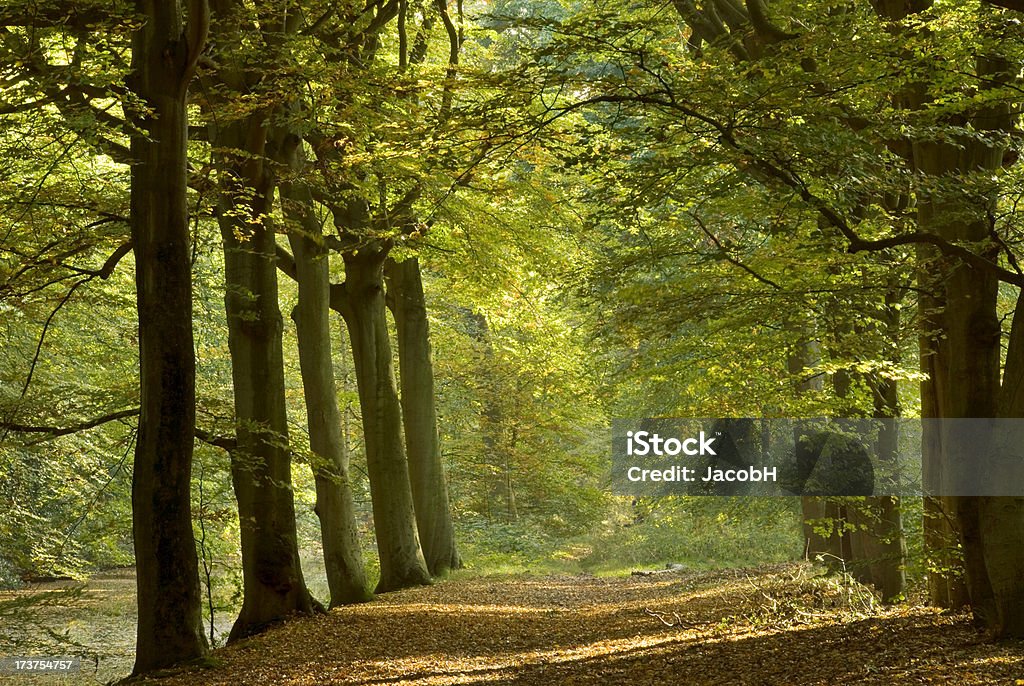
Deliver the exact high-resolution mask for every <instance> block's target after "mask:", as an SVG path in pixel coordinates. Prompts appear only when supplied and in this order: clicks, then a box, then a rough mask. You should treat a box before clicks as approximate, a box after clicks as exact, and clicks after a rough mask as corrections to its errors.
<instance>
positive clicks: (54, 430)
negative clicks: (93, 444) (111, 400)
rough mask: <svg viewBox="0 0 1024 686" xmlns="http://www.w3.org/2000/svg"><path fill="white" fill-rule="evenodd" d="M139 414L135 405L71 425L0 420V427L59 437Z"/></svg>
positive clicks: (16, 431)
mask: <svg viewBox="0 0 1024 686" xmlns="http://www.w3.org/2000/svg"><path fill="white" fill-rule="evenodd" d="M138 414H139V408H137V407H133V408H130V409H127V410H119V411H117V412H111V413H110V414H105V415H101V416H99V417H96V418H94V419H90V420H88V421H85V422H80V423H78V424H71V425H70V426H34V425H30V424H17V423H14V422H0V429H4V430H5V431H12V432H14V433H23V434H47V435H48V437H50V438H57V437H58V436H67V435H68V434H75V433H79V432H81V431H88V430H89V429H93V428H95V427H97V426H100V425H101V424H107V423H108V422H116V421H117V420H119V419H125V418H127V417H137V416H138Z"/></svg>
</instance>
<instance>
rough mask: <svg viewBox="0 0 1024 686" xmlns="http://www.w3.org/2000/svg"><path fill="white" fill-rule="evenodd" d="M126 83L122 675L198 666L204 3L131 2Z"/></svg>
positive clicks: (202, 642)
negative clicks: (195, 165) (131, 599)
mask: <svg viewBox="0 0 1024 686" xmlns="http://www.w3.org/2000/svg"><path fill="white" fill-rule="evenodd" d="M137 10H138V13H139V14H140V15H142V16H143V17H144V23H143V25H142V27H141V28H139V29H138V30H136V32H135V34H134V36H133V38H132V75H131V77H130V82H129V86H130V87H131V89H132V91H133V92H134V93H135V94H136V95H137V96H138V97H139V99H140V100H141V101H142V102H143V103H144V105H145V106H146V107H148V108H151V111H150V112H148V113H147V114H146V115H144V116H141V117H138V118H137V119H136V121H135V124H136V125H137V126H138V128H139V129H140V130H141V131H140V133H137V134H135V135H133V136H132V140H131V153H132V160H133V164H132V167H131V233H132V243H133V248H134V251H135V281H136V287H137V298H138V313H139V357H140V379H139V381H140V387H141V412H140V418H139V432H138V439H137V442H136V445H135V466H134V471H133V474H132V530H133V534H134V543H135V566H136V567H135V568H136V583H137V585H138V608H139V619H138V627H137V642H136V651H135V666H134V668H133V670H132V673H133V674H142V673H144V672H149V671H152V670H155V669H160V668H163V667H168V666H170V665H174V664H178V663H181V662H185V661H188V660H193V659H195V658H198V657H201V656H203V655H204V654H205V653H206V650H207V645H206V639H205V638H204V636H203V630H202V614H201V610H200V607H201V596H200V593H199V570H198V560H197V557H196V549H195V542H194V539H193V535H192V510H191V497H190V489H191V474H192V450H193V442H194V437H195V350H194V348H193V337H192V266H191V261H190V258H189V245H190V236H189V227H188V208H187V205H186V188H187V177H186V168H187V161H188V158H187V152H186V143H187V131H188V126H187V124H188V121H187V115H186V110H185V96H186V92H187V89H188V83H189V81H190V80H191V72H192V67H193V64H194V61H195V58H196V56H198V54H199V52H200V51H201V49H202V45H203V39H204V37H205V36H204V34H205V22H204V17H205V11H204V10H205V6H203V5H202V3H200V2H193V3H191V6H190V17H189V20H190V24H191V26H190V28H191V29H192V31H190V35H189V36H188V38H187V39H186V37H185V34H184V29H185V27H184V25H183V22H182V7H181V3H180V2H163V3H161V2H152V1H148V2H144V1H140V2H138V3H137Z"/></svg>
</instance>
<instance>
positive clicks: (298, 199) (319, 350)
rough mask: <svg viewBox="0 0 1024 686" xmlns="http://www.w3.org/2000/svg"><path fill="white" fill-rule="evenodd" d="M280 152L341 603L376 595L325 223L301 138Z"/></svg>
mask: <svg viewBox="0 0 1024 686" xmlns="http://www.w3.org/2000/svg"><path fill="white" fill-rule="evenodd" d="M280 152H281V154H280V155H279V156H278V157H279V161H280V162H282V163H283V164H284V165H286V166H287V167H288V169H289V170H290V172H291V173H292V175H293V176H295V177H296V180H294V181H289V182H285V183H282V184H281V186H280V194H281V203H282V205H283V207H284V214H285V217H286V218H287V219H288V220H289V221H291V222H294V223H295V226H296V229H297V230H294V231H289V232H288V241H289V243H290V244H291V248H292V253H293V256H294V258H295V278H296V281H297V282H298V287H299V299H298V304H297V305H296V307H295V310H294V311H293V312H292V319H293V320H294V321H295V333H296V335H297V337H298V347H299V367H300V370H301V373H302V390H303V394H304V397H305V401H306V415H307V420H308V426H309V443H310V448H311V450H312V452H313V453H314V463H313V465H312V466H313V477H314V481H315V483H316V514H317V516H318V517H319V518H320V533H321V540H322V542H323V548H324V564H325V566H326V571H327V585H328V587H329V588H330V591H331V607H336V606H338V605H344V604H348V603H359V602H363V601H366V600H370V599H371V598H372V594H371V593H370V589H369V586H368V581H367V578H366V570H365V568H364V566H363V554H362V550H361V549H360V547H359V529H358V526H357V524H356V516H355V503H354V502H353V500H352V489H351V486H350V481H349V464H348V450H347V446H346V443H345V438H344V436H343V435H342V419H341V412H340V411H339V409H338V393H337V389H336V387H335V383H334V365H333V358H332V350H331V330H330V292H331V283H330V269H329V263H328V258H327V251H326V249H324V248H323V247H321V244H320V242H318V240H317V238H318V237H320V236H321V233H322V228H321V225H320V222H319V221H318V220H317V218H316V217H315V216H314V215H313V196H312V193H311V192H310V190H309V188H308V187H307V186H306V185H305V183H303V182H302V181H301V180H299V179H300V178H301V174H302V173H303V172H304V171H305V167H306V164H305V156H304V154H303V151H302V145H301V140H299V139H297V138H294V137H291V138H289V139H288V140H287V141H286V142H285V143H284V145H283V146H282V147H281V148H280Z"/></svg>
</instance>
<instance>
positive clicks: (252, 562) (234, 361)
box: [210, 115, 313, 641]
mask: <svg viewBox="0 0 1024 686" xmlns="http://www.w3.org/2000/svg"><path fill="white" fill-rule="evenodd" d="M210 139H211V142H212V144H213V145H214V147H215V148H218V149H220V150H221V151H222V152H221V153H220V155H221V159H220V160H219V168H220V175H221V179H222V181H221V183H222V186H221V189H220V190H221V192H220V197H219V200H218V207H217V218H218V221H219V223H220V229H221V237H222V240H223V241H224V271H225V280H226V293H225V297H224V302H225V308H226V311H227V319H228V347H229V349H230V352H231V376H232V380H233V383H234V398H235V421H236V431H237V436H238V441H237V448H236V449H235V450H234V451H232V453H231V476H232V482H233V484H234V488H235V497H236V498H237V500H238V517H239V523H240V525H241V534H242V536H241V537H242V580H243V585H244V598H243V601H242V610H241V612H240V613H239V616H238V619H237V620H236V621H235V624H234V626H233V627H232V628H231V633H230V635H229V637H228V640H229V641H234V640H237V639H239V638H243V637H245V636H249V635H251V634H254V633H257V632H259V631H261V630H263V629H264V628H265V627H266V626H268V625H269V624H272V623H274V622H277V621H280V620H281V619H284V618H285V617H287V616H289V615H291V614H293V613H295V612H300V613H306V614H308V613H311V612H312V610H313V601H312V598H311V597H310V595H309V591H307V590H306V584H305V581H304V580H303V578H302V570H301V569H300V566H299V549H298V538H297V535H296V531H295V504H294V502H293V500H292V489H291V452H290V449H289V447H288V424H287V416H286V409H285V393H284V354H283V350H282V340H281V338H282V328H283V323H282V320H281V311H280V309H279V308H278V291H277V250H276V243H275V240H274V233H273V231H272V230H271V229H270V227H268V226H267V225H266V217H267V214H268V213H269V209H270V198H271V194H272V193H273V188H274V183H273V179H272V177H271V175H270V174H269V173H268V172H267V171H266V169H265V165H264V156H265V154H266V150H265V144H266V128H265V126H264V122H263V121H262V119H261V117H260V115H253V116H251V117H248V118H246V119H243V120H240V121H236V122H232V123H231V124H229V125H228V126H227V127H226V128H224V129H219V130H216V129H215V130H214V131H212V132H211V136H210ZM236 151H241V154H239V152H236ZM244 198H251V199H250V200H244ZM246 203H248V205H246ZM247 220H248V221H247Z"/></svg>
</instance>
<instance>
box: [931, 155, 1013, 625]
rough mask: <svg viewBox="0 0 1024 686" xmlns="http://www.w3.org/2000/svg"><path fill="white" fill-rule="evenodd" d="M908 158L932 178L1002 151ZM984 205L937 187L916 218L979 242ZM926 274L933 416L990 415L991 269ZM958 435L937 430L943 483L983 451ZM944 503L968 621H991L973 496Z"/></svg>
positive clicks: (995, 324)
mask: <svg viewBox="0 0 1024 686" xmlns="http://www.w3.org/2000/svg"><path fill="white" fill-rule="evenodd" d="M914 162H915V165H916V167H917V168H918V170H920V171H921V172H923V173H924V174H925V175H927V176H928V177H931V178H933V179H939V178H941V177H944V176H945V177H948V176H951V175H957V174H960V173H963V172H966V171H974V170H976V169H979V168H990V169H996V168H998V167H999V166H1000V165H1001V163H1002V152H1001V151H999V150H994V149H990V148H987V147H986V146H984V145H982V144H980V143H977V142H966V143H965V145H964V146H963V147H958V146H953V145H950V144H943V143H933V142H919V143H916V144H915V145H914ZM986 209H987V208H986V207H979V206H978V204H977V201H976V200H974V199H973V198H971V197H968V195H967V194H966V193H965V192H964V191H958V190H956V189H952V190H945V191H939V190H936V191H934V192H932V193H929V194H927V195H925V197H923V198H922V199H921V201H920V203H919V210H918V222H919V224H920V226H921V228H922V229H923V230H926V231H931V232H934V233H936V234H938V235H939V236H941V237H942V238H944V239H946V240H948V241H950V242H959V241H970V242H975V243H978V244H980V243H983V242H985V241H987V239H988V225H987V221H986V214H985V210H986ZM989 251H990V252H992V249H991V248H990V249H989ZM990 256H991V257H995V256H994V255H990ZM931 271H933V274H934V278H931V279H930V283H929V286H930V287H931V289H933V290H935V291H936V293H937V295H938V297H937V300H938V302H937V303H935V304H936V305H938V306H939V307H940V308H941V309H940V310H939V311H938V313H937V314H936V319H937V320H938V321H937V324H938V327H937V331H940V332H941V334H942V336H941V338H938V339H935V340H933V341H932V345H933V346H934V350H935V352H934V353H933V356H934V359H933V360H932V364H933V365H934V367H935V372H936V374H935V379H934V380H933V386H932V390H933V391H934V394H935V398H934V401H935V408H934V409H935V410H937V416H939V417H941V418H967V417H995V416H996V410H997V399H998V395H999V368H1000V349H999V344H1000V328H1001V327H1000V323H999V318H998V316H997V312H996V296H997V290H998V282H997V280H996V278H995V276H994V275H993V274H991V273H988V272H983V271H981V270H978V269H974V268H972V267H970V266H969V265H967V264H964V263H962V262H959V261H956V260H951V259H949V258H942V259H938V260H935V261H933V264H932V266H931ZM963 433H964V432H959V433H958V432H955V431H944V430H940V432H939V436H938V439H937V440H938V441H939V442H940V443H941V445H940V446H939V455H940V457H941V474H940V478H941V479H942V481H943V482H945V481H946V477H947V476H948V477H950V478H951V479H952V480H953V482H954V483H955V482H956V481H957V479H956V475H957V473H958V472H961V473H962V472H963V471H964V470H970V469H971V467H970V465H971V463H972V461H973V460H972V455H973V454H974V453H975V452H976V451H977V450H985V449H986V448H985V446H979V445H977V444H976V443H972V444H970V445H966V444H964V441H963V440H962V438H961V435H962V434H963ZM945 503H948V504H949V505H950V506H951V509H952V514H953V515H954V519H955V521H956V523H957V526H958V529H959V531H958V533H959V536H960V542H961V545H962V548H963V555H964V568H965V571H966V579H967V588H968V593H969V595H970V599H971V608H972V610H973V612H974V614H975V619H976V621H977V622H978V623H979V624H982V625H985V626H992V622H993V621H994V617H995V616H996V615H997V614H998V611H997V609H996V605H997V604H998V603H999V600H998V599H997V598H995V597H994V596H993V589H992V586H991V583H990V581H989V573H988V569H987V567H986V561H985V545H984V540H983V529H982V521H981V519H980V517H981V511H982V508H981V502H980V500H979V498H978V497H975V496H962V497H954V498H948V499H945ZM945 503H944V504H945ZM1018 611H1024V608H1018Z"/></svg>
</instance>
